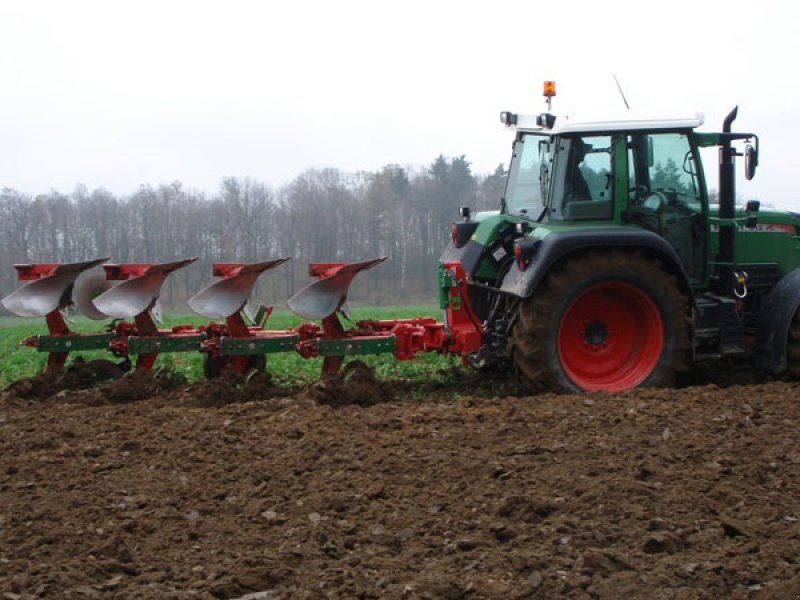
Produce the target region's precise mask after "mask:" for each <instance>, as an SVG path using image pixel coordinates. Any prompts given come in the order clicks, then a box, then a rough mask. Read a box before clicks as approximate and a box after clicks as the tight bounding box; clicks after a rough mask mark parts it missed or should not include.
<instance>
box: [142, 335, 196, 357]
mask: <svg viewBox="0 0 800 600" xmlns="http://www.w3.org/2000/svg"><path fill="white" fill-rule="evenodd" d="M204 339H206V336H205V335H204V334H202V333H201V334H197V335H181V336H169V335H163V336H148V337H134V336H131V337H129V338H128V352H130V353H131V354H152V353H155V352H197V351H198V350H200V342H202V341H203V340H204Z"/></svg>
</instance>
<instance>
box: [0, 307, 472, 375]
mask: <svg viewBox="0 0 800 600" xmlns="http://www.w3.org/2000/svg"><path fill="white" fill-rule="evenodd" d="M417 316H434V317H437V318H438V317H439V316H440V311H439V309H438V308H437V307H435V306H404V307H380V308H368V307H356V308H353V309H352V319H353V321H356V320H360V319H391V318H408V317H417ZM207 322H208V321H207V320H206V319H204V318H203V317H199V316H197V315H182V316H174V315H173V316H170V317H168V318H167V319H166V320H165V322H164V323H163V324H162V326H163V327H169V326H173V325H178V324H191V325H202V324H206V323H207ZM301 322H302V319H301V318H300V317H298V316H296V315H294V314H293V313H291V312H289V311H288V310H276V311H275V312H274V313H273V314H272V316H271V317H270V318H269V321H268V322H267V325H266V328H267V329H286V328H288V327H295V326H297V325H299V324H300V323H301ZM70 327H71V328H72V329H73V330H74V331H78V332H101V331H103V327H104V323H103V322H97V321H90V320H88V319H86V318H83V317H78V318H76V319H74V321H73V322H71V323H70ZM345 327H347V323H346V322H345ZM46 334H47V326H46V325H45V322H44V319H35V318H32V319H22V318H17V317H0V388H3V387H5V386H7V385H8V384H9V383H11V382H13V381H16V380H17V379H21V378H24V377H31V376H33V375H36V374H37V373H39V372H40V371H42V369H43V368H44V365H45V362H46V360H47V354H46V353H42V352H37V351H36V350H35V349H32V348H27V347H20V346H19V342H20V340H22V339H24V338H26V337H29V336H34V335H46ZM75 354H76V355H80V356H81V357H83V358H85V359H86V360H91V359H93V358H112V359H113V356H112V355H111V354H110V353H109V352H104V351H91V352H80V353H75ZM358 358H359V360H363V361H364V362H366V363H367V364H368V365H369V366H371V367H372V368H373V369H374V370H375V373H376V374H377V375H378V376H379V377H381V378H404V379H410V380H413V381H419V382H424V381H430V380H433V379H441V378H442V377H443V376H445V375H443V373H445V372H452V371H453V370H456V371H457V370H458V369H459V366H458V365H460V359H458V358H457V357H452V356H451V357H442V356H439V355H437V354H435V353H427V354H420V355H418V356H417V358H416V359H414V360H408V361H398V360H396V359H395V358H394V356H393V355H391V354H387V355H374V356H360V357H358ZM69 362H70V361H69V360H68V362H67V365H69ZM268 362H269V364H268V366H267V369H268V371H269V373H270V374H271V375H272V377H273V378H274V379H275V380H276V382H278V383H281V384H297V383H305V382H308V381H313V380H315V379H317V378H318V377H319V374H320V369H321V365H322V359H319V358H318V359H308V360H307V359H303V358H302V357H300V356H299V355H298V354H296V353H295V352H285V353H276V354H271V355H269V357H268ZM156 366H157V367H161V368H165V369H170V370H172V371H174V372H177V373H180V374H182V375H184V376H185V377H186V378H187V379H188V380H189V381H192V380H195V379H198V378H201V377H202V376H203V374H202V373H203V371H202V354H201V353H200V352H182V353H164V354H162V355H160V356H159V357H158V361H157V362H156ZM451 375H452V373H451Z"/></svg>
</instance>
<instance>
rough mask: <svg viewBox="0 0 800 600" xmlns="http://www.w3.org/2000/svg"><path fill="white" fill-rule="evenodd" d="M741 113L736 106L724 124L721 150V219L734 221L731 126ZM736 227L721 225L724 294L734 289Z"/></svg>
mask: <svg viewBox="0 0 800 600" xmlns="http://www.w3.org/2000/svg"><path fill="white" fill-rule="evenodd" d="M738 112H739V107H738V106H735V107H734V108H733V110H732V111H731V112H730V113H728V116H727V117H725V120H724V121H723V122H722V132H723V135H722V136H721V138H722V140H721V141H722V143H721V145H720V149H719V218H720V219H733V218H734V217H735V216H736V172H735V170H734V166H735V164H736V151H735V150H734V149H733V144H732V142H731V136H728V135H725V134H729V133H731V126H732V124H733V121H734V120H735V119H736V115H737V113H738ZM734 228H735V226H734V225H720V228H719V253H718V254H717V260H718V261H719V262H721V263H728V265H729V266H724V267H723V268H722V272H721V273H720V282H719V284H720V286H721V290H720V291H721V292H722V293H729V292H730V291H732V289H733V283H734V282H733V261H734V258H735V246H734V236H735V231H734Z"/></svg>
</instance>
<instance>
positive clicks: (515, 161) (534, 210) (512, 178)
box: [505, 134, 552, 219]
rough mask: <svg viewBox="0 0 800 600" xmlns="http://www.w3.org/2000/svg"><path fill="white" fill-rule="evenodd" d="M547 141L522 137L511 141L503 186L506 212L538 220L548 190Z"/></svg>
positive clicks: (530, 135) (548, 156)
mask: <svg viewBox="0 0 800 600" xmlns="http://www.w3.org/2000/svg"><path fill="white" fill-rule="evenodd" d="M551 164H552V161H551V154H550V140H549V138H546V137H544V136H541V135H534V134H523V135H522V136H520V137H519V139H517V141H516V142H514V152H513V154H512V156H511V170H510V171H509V174H508V184H507V186H506V195H505V201H506V202H505V206H506V212H507V213H508V214H512V215H525V216H528V217H531V218H533V219H538V218H539V216H540V215H541V214H542V213H543V212H544V207H545V205H546V203H547V196H548V190H549V189H550V168H551Z"/></svg>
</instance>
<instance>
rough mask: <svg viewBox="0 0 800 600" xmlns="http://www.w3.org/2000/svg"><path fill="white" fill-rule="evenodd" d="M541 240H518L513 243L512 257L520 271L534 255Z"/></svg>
mask: <svg viewBox="0 0 800 600" xmlns="http://www.w3.org/2000/svg"><path fill="white" fill-rule="evenodd" d="M541 245H542V240H519V241H518V242H515V243H514V258H515V259H516V261H517V266H518V267H519V270H520V271H524V270H525V269H527V268H528V266H529V265H530V264H531V261H532V260H533V259H534V257H535V256H536V252H537V251H538V250H539V246H541Z"/></svg>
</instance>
